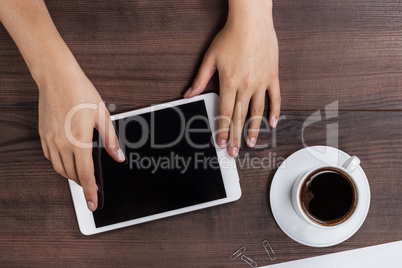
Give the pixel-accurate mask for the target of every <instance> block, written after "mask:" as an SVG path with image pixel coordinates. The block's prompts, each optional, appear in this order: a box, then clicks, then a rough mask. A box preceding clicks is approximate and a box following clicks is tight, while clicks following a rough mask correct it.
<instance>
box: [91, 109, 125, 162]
mask: <svg viewBox="0 0 402 268" xmlns="http://www.w3.org/2000/svg"><path fill="white" fill-rule="evenodd" d="M99 106H100V108H99V119H98V120H99V121H98V123H97V127H96V128H97V129H98V131H99V135H100V136H101V138H102V141H103V144H104V146H105V150H106V151H107V153H108V154H109V155H110V156H111V157H112V158H113V159H114V160H116V161H117V162H124V161H125V160H126V157H125V156H124V153H123V151H122V150H121V149H120V145H119V140H118V138H117V135H116V131H115V129H114V126H113V124H112V121H111V120H110V115H109V112H108V111H107V110H106V108H105V106H104V105H99ZM102 110H103V111H102Z"/></svg>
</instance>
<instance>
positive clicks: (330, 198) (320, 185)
mask: <svg viewBox="0 0 402 268" xmlns="http://www.w3.org/2000/svg"><path fill="white" fill-rule="evenodd" d="M357 198H358V196H357V189H356V185H355V183H354V181H353V180H352V178H350V176H349V175H348V174H347V173H346V172H344V171H343V170H341V169H338V168H335V167H323V168H321V169H318V170H315V171H313V172H312V173H311V174H309V175H308V176H307V177H306V178H305V179H304V181H303V183H302V185H301V188H300V194H299V199H300V200H299V202H300V205H301V208H302V212H303V213H304V214H305V215H306V216H307V217H308V218H309V219H310V220H311V221H313V222H314V223H316V224H318V225H321V226H323V227H330V226H335V225H338V224H341V223H343V222H345V221H346V220H347V219H349V218H350V216H351V215H352V214H353V212H354V210H355V208H356V205H357Z"/></svg>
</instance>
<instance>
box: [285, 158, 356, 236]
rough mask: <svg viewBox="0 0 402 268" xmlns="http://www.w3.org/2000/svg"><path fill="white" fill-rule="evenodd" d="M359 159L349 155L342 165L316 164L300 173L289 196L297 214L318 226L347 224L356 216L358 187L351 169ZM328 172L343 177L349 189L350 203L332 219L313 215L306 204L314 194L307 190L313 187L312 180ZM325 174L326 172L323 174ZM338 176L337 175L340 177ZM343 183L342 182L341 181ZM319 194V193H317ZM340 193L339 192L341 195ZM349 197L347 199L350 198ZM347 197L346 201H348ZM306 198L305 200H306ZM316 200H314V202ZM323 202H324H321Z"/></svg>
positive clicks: (326, 226)
mask: <svg viewBox="0 0 402 268" xmlns="http://www.w3.org/2000/svg"><path fill="white" fill-rule="evenodd" d="M359 164H360V160H359V158H358V157H356V156H351V157H350V158H349V159H347V160H346V161H345V163H344V164H343V165H342V166H337V165H323V166H318V167H315V168H313V169H311V170H308V171H307V172H305V173H303V174H301V175H300V176H299V177H298V178H297V180H296V181H295V182H294V184H293V187H292V192H291V198H292V204H293V208H294V209H295V211H296V212H297V214H298V215H299V216H300V217H301V218H302V219H303V220H305V221H306V222H307V223H309V224H311V225H313V226H316V227H320V228H328V229H329V228H338V227H340V226H343V225H345V224H347V223H348V222H349V221H351V220H352V218H354V217H355V216H356V214H355V213H354V212H355V208H356V206H357V203H358V199H359V188H358V187H357V184H356V177H355V176H354V175H353V171H354V170H355V169H356V168H357V167H359ZM324 173H328V174H330V173H331V174H332V173H336V174H338V175H340V176H342V178H343V179H344V181H345V182H347V183H348V185H349V186H350V191H349V190H348V193H349V195H350V198H352V199H351V203H350V207H348V208H346V207H345V209H347V212H346V213H345V214H344V215H343V216H342V217H339V218H335V219H332V220H328V219H325V220H323V219H319V218H318V217H317V216H316V215H313V213H311V211H309V209H308V205H307V204H310V202H311V200H313V199H314V195H313V192H312V190H311V191H309V190H308V189H309V187H313V186H312V185H313V181H314V179H315V178H317V177H318V176H319V175H321V174H324ZM325 176H326V174H325ZM325 176H322V177H321V178H320V179H319V180H321V181H322V180H325V178H323V177H325ZM340 176H338V177H339V178H340ZM341 183H344V182H341ZM316 184H317V182H316ZM317 194H319V193H317ZM336 194H338V193H336V192H335V191H334V193H331V196H336ZM341 194H342V193H339V195H341ZM350 198H349V199H350ZM349 199H348V201H349ZM306 200H307V201H306ZM317 202H318V201H317V200H316V203H317ZM323 204H324V202H323Z"/></svg>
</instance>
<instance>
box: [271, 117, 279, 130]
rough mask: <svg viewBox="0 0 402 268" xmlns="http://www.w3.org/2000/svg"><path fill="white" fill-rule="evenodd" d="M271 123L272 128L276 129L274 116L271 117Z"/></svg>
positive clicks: (276, 121)
mask: <svg viewBox="0 0 402 268" xmlns="http://www.w3.org/2000/svg"><path fill="white" fill-rule="evenodd" d="M271 122H272V127H273V128H276V125H278V119H277V118H275V116H274V115H273V116H271Z"/></svg>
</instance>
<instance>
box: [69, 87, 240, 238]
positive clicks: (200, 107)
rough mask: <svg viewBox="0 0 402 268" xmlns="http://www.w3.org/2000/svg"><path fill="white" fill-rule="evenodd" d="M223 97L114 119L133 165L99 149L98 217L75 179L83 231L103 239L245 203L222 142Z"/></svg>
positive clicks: (210, 96)
mask: <svg viewBox="0 0 402 268" xmlns="http://www.w3.org/2000/svg"><path fill="white" fill-rule="evenodd" d="M218 99H219V97H218V96H217V95H216V94H214V93H209V94H204V95H201V96H197V97H194V98H191V99H182V100H178V101H173V102H169V103H165V104H160V105H156V106H151V107H148V108H144V109H140V110H136V111H131V112H126V113H122V114H117V115H114V116H112V121H113V124H114V125H115V129H116V132H117V133H118V136H119V142H120V146H121V148H122V150H123V151H124V153H125V155H126V158H127V163H125V164H122V163H117V162H115V161H114V160H113V159H112V158H111V157H110V156H109V155H108V154H107V153H106V151H105V149H104V148H102V146H98V149H97V150H99V153H98V154H97V156H95V154H94V157H98V159H94V163H95V165H96V164H98V168H97V170H98V172H95V173H96V174H95V175H96V176H98V177H101V178H102V181H103V185H102V190H103V197H104V200H103V207H102V208H101V209H99V210H96V211H94V212H91V211H89V210H88V208H87V205H86V202H85V198H84V193H83V190H82V188H81V187H80V186H78V185H77V184H76V183H75V182H73V181H70V180H69V185H70V190H71V194H72V198H73V202H74V207H75V211H76V215H77V219H78V225H79V228H80V230H81V232H82V233H83V234H85V235H91V234H96V233H100V232H104V231H109V230H113V229H117V228H122V227H126V226H129V225H134V224H139V223H143V222H147V221H152V220H156V219H161V218H164V217H169V216H173V215H177V214H181V213H186V212H190V211H194V210H198V209H202V208H207V207H211V206H216V205H220V204H224V203H228V202H232V201H235V200H237V199H239V198H240V196H241V189H240V183H239V176H238V173H237V169H236V163H235V160H234V159H233V158H232V157H230V156H229V155H228V153H227V150H226V149H220V148H219V147H217V146H216V143H215V134H216V123H217V115H218ZM94 150H95V149H94ZM99 167H100V169H99Z"/></svg>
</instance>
